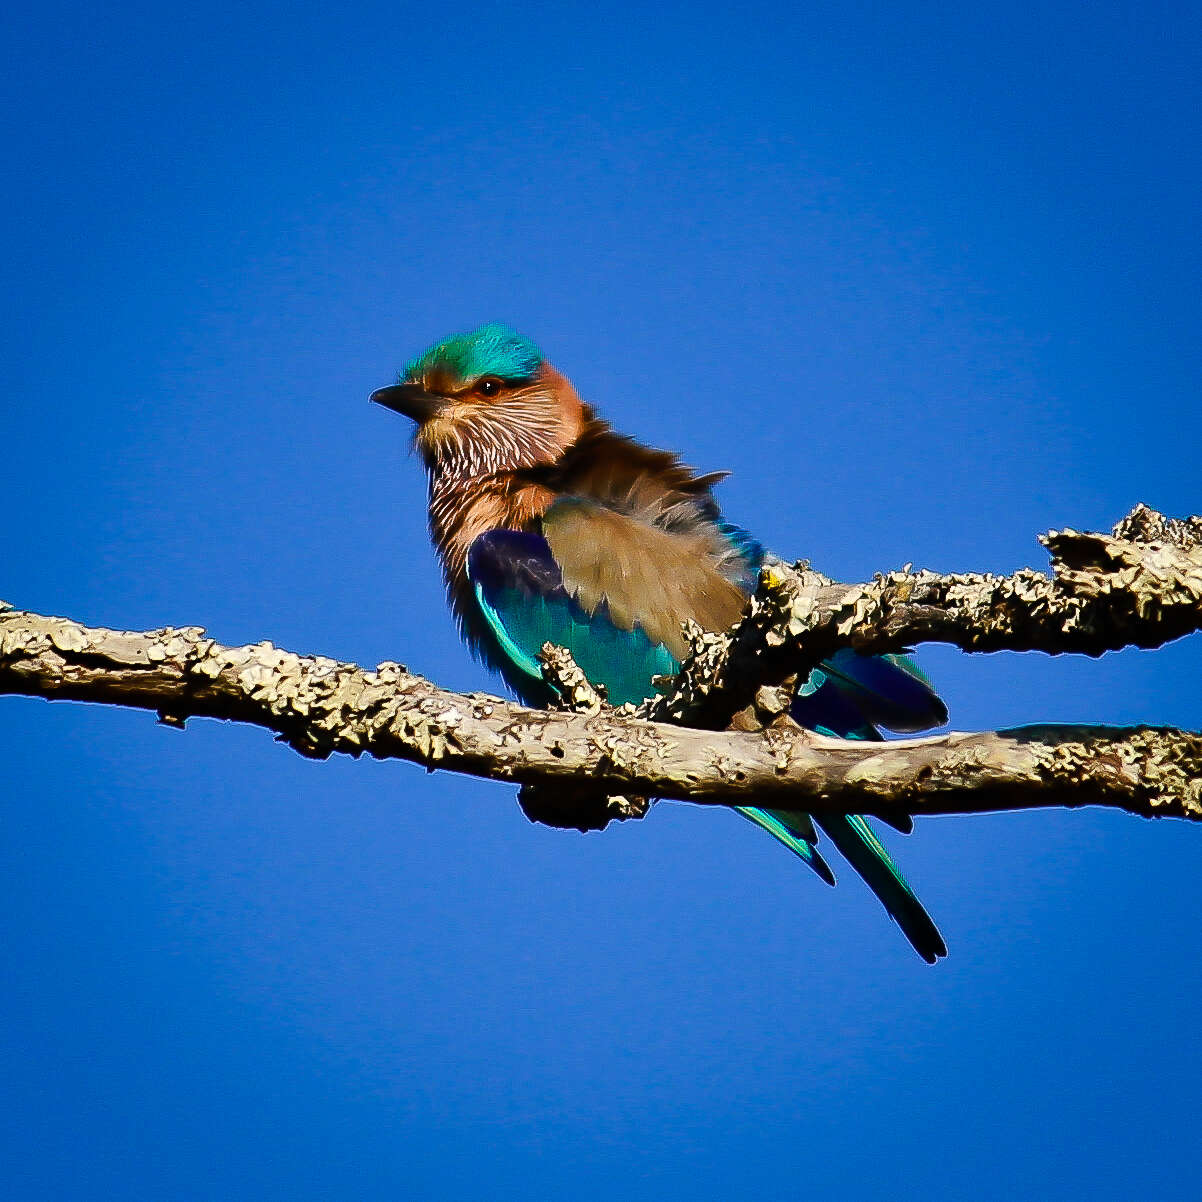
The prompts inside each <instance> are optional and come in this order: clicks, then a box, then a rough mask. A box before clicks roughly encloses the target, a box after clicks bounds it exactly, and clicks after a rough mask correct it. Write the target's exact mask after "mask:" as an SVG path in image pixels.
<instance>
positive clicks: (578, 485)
mask: <svg viewBox="0 0 1202 1202" xmlns="http://www.w3.org/2000/svg"><path fill="white" fill-rule="evenodd" d="M726 475H727V473H726V472H706V473H702V472H698V471H697V470H696V469H695V468H692V467H689V466H688V465H687V464H685V463H682V462H681V460H680V456H679V455H676V454H675V453H673V452H671V451H664V450H660V449H658V448H656V447H649V446H646V445H644V444H643V443H640V442H637V441H636V440H635V439H633V438H630V437H628V436H626V435H625V434H620V433H618V432H617V431H616V430H614V429H613V428H612V427H611V426H610V425H609V423H608V422H605V421H602V420H601V419H600V418H597V417H596V416H594V415H592V414H589V415H587V417H586V420H585V423H584V426H583V428H582V430H581V433H580V435H579V437H578V438H577V439H576V440H575V441H574V442H573V443H572V445H571V446H570V447H568V448H567V449H566V450H565V451H564V453H563V454H562V455H561V456H560V457H559V458H558V459H557V460H556V461H555V462H554V463H551V464H545V465H540V466H538V467H535V468H531V469H528V470H527V471H525V472H523V473H520V475H519V477H518V480H517V481H516V482H517V483H519V484H528V485H531V486H538V487H542V488H545V489H546V490H547V491H548V493H549V494H550V495H551V496H552V497H553V498H555V499H556V500H558V499H561V498H577V499H581V500H585V501H590V502H594V503H596V504H598V505H601V506H604V507H606V508H607V509H611V510H613V511H615V512H619V513H625V514H628V515H630V516H632V517H639V518H642V519H643V520H646V521H648V522H649V523H651V524H653V525H656V526H661V527H664V528H672V527H678V526H680V525H681V524H682V523H684V524H691V523H695V522H713V521H715V520H718V519H719V518H720V514H719V511H718V505H717V502H716V501H715V499H714V495H713V489H714V486H715V485H716V484H718V483H719V481H721V480H722V479H724V478H725V476H726Z"/></svg>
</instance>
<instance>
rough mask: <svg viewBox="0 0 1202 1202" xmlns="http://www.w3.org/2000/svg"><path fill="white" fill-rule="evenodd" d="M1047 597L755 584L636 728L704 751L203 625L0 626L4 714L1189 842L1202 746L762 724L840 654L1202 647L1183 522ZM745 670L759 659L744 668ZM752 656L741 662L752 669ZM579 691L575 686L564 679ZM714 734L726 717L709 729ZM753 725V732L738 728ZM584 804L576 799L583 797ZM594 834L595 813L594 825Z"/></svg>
mask: <svg viewBox="0 0 1202 1202" xmlns="http://www.w3.org/2000/svg"><path fill="white" fill-rule="evenodd" d="M1045 541H1046V542H1047V544H1048V545H1049V547H1050V548H1051V549H1052V551H1053V557H1054V567H1055V575H1054V577H1053V578H1052V579H1051V580H1049V579H1048V578H1046V577H1042V576H1039V575H1038V574H1037V573H1033V572H1029V571H1024V572H1019V573H1016V574H1015V575H1014V576H1010V577H1004V578H998V577H991V576H937V575H935V574H934V573H917V574H914V573H911V572H909V571H908V570H907V571H904V572H901V573H892V574H890V575H889V576H885V577H878V579H877V580H876V581H874V582H873V583H872V584H864V585H851V586H849V585H834V584H832V583H831V582H829V581H827V580H826V579H825V578H824V577H819V576H818V575H817V573H809V572H808V571H807V570H806V569H804V568H800V569H786V568H784V567H783V566H777V565H773V566H771V567H769V568H768V569H766V571H765V579H764V581H763V583H762V585H761V588H760V591H759V593H757V596H756V598H755V600H754V602H753V604H752V606H751V608H750V611H749V614H748V616H747V618H746V619H745V620H744V621H743V622H742V623H741V624H740V626H739V627H737V628H736V630H735V631H734V632H733V634H732V635H729V636H727V635H709V634H706V635H702V634H700V633H699V632H694V645H695V654H694V655H693V656H692V657H691V659H690V663H689V665H687V666H686V671H685V672H684V673H682V678H681V681H680V683H679V685H678V686H677V687H676V688H675V689H674V690H673V692H672V694H671V695H670V696H668V697H665V698H661V699H659V701H658V702H657V703H655V704H653V705H652V706H649V707H646V708H647V709H648V710H650V711H653V712H660V713H663V714H664V715H665V716H669V717H671V718H675V719H676V720H677V721H680V719H681V716H682V715H683V714H685V713H688V712H690V711H691V712H692V713H695V714H701V715H702V716H705V717H708V718H709V720H711V721H713V720H715V717H716V716H717V717H719V718H720V720H721V723H722V724H723V725H725V724H726V723H727V722H729V721H730V719H731V717H732V716H735V715H737V714H738V713H739V712H740V711H741V710H742V709H743V708H744V706H747V707H750V709H751V710H752V711H753V712H754V714H755V715H756V717H757V720H758V725H759V726H760V727H762V729H756V730H731V731H726V732H724V733H720V734H716V733H714V732H713V731H708V730H705V729H699V728H697V727H696V726H679V725H669V724H667V723H665V722H662V721H659V722H657V721H648V720H647V719H646V718H644V717H640V716H638V715H637V714H636V713H635V712H633V709H632V707H623V708H622V709H621V710H612V709H608V708H607V707H605V706H603V705H602V704H601V699H600V697H599V696H598V695H597V693H596V691H595V690H593V689H592V688H591V686H589V685H588V682H587V681H585V680H584V679H583V677H582V676H581V677H579V679H578V678H577V676H576V675H574V674H573V671H572V669H574V668H575V665H574V664H572V663H571V660H570V657H565V656H564V655H563V654H562V653H558V654H549V655H548V656H547V671H548V675H549V678H550V679H553V680H556V681H558V682H559V684H560V686H561V689H562V691H563V692H564V693H566V694H567V695H568V696H569V698H570V702H571V708H572V709H573V710H577V711H580V712H565V711H543V710H530V709H526V708H524V707H522V706H519V705H514V704H510V703H507V702H504V701H500V700H498V699H497V698H495V697H489V696H486V695H483V694H471V695H460V694H455V693H450V692H447V691H446V690H444V689H440V688H438V687H437V686H435V685H433V684H431V683H430V682H429V681H427V680H425V679H423V678H422V677H420V676H416V675H413V674H412V673H410V672H408V671H406V670H405V668H404V667H402V666H401V665H399V664H395V663H383V664H379V665H378V666H377V667H376V668H375V670H373V671H368V670H365V669H363V668H360V667H357V666H355V665H353V664H345V663H339V662H337V661H335V660H331V659H326V658H324V657H322V656H299V655H295V654H293V653H291V652H288V651H281V650H279V649H277V648H276V647H274V646H272V644H270V643H258V644H255V645H253V646H244V647H223V646H221V645H219V644H217V643H216V642H214V641H213V640H212V639H209V638H207V637H206V636H205V632H204V631H203V630H202V629H200V628H199V627H184V628H166V629H163V630H155V631H144V632H131V631H115V630H106V629H100V628H90V627H86V626H82V625H80V624H79V623H76V622H72V621H70V620H68V619H65V618H49V617H42V616H40V615H37V614H32V613H27V612H22V611H18V610H15V609H10V608H7V607H4V608H3V609H0V693H10V694H12V693H20V694H26V695H30V696H38V697H45V698H50V699H74V700H82V701H98V702H105V703H109V704H117V705H127V706H134V707H137V708H141V709H147V710H153V711H156V712H157V713H158V714H159V717H160V720H162V721H164V722H167V723H169V724H172V725H183V723H184V721H185V720H186V719H187V718H189V717H192V716H206V717H213V718H226V719H232V720H236V721H242V722H249V723H253V724H255V725H258V726H262V727H265V728H267V729H269V730H272V731H275V732H276V734H277V735H278V736H279V737H280V739H282V740H283V741H284V742H286V743H288V744H289V745H290V746H292V747H294V748H295V749H296V750H298V751H300V752H301V753H302V754H305V755H309V756H315V757H322V758H324V757H325V756H328V755H330V754H333V753H334V752H342V753H347V754H351V755H360V754H362V753H364V752H367V753H369V754H371V755H373V756H377V757H379V758H389V757H393V758H399V759H406V760H410V761H413V762H414V763H418V764H422V765H424V766H425V767H427V768H429V769H431V770H433V769H435V768H447V769H451V770H454V771H458V772H465V773H468V774H471V775H474V776H481V777H488V778H491V779H494V780H507V781H516V782H519V783H521V784H523V785H526V786H532V787H535V797H536V800H537V794H538V793H544V795H546V793H547V791H548V790H555V789H564V790H567V794H568V795H569V796H572V795H576V796H578V795H579V793H580V789H581V784H582V782H584V781H587V782H588V785H587V788H588V790H589V791H590V792H591V793H593V794H594V795H596V794H604V795H609V796H611V797H617V798H621V799H625V800H626V801H627V803H628V804H629V805H630V807H631V811H632V812H631V815H629V816H633V813H634V811H637V810H638V808H639V805H640V804H642V805H644V806H645V803H641V802H640V800H639V799H642V798H646V797H664V798H675V799H679V800H687V801H693V802H699V803H706V804H719V805H736V804H745V803H746V802H747V801H748V800H750V799H751V798H754V800H755V804H757V805H763V806H770V807H774V808H795V809H806V810H811V811H819V812H821V811H834V812H844V813H865V814H878V815H880V816H881V817H884V818H886V819H887V820H890V821H899V820H901V819H902V818H903V817H904V816H905V815H909V814H950V813H976V812H982V811H988V810H1008V809H1018V808H1025V807H1034V806H1078V805H1089V804H1093V805H1108V806H1114V807H1117V808H1119V809H1124V810H1127V811H1129V812H1131V813H1135V814H1142V815H1162V816H1175V817H1182V818H1192V819H1195V820H1202V735H1199V734H1192V733H1188V732H1183V731H1177V730H1170V729H1158V728H1153V727H1135V728H1126V729H1120V728H1107V727H1088V726H1040V727H1029V728H1024V729H1021V730H1013V731H1000V732H997V733H982V734H956V733H952V734H945V735H939V736H935V737H930V738H922V739H907V740H899V741H894V742H887V743H878V744H870V743H852V742H846V741H842V740H838V739H828V738H824V737H822V736H820V735H816V734H813V733H812V732H809V731H802V730H799V729H797V728H795V727H791V726H790V725H789V724H788V723H786V722H783V721H780V720H779V719H780V718H781V711H782V704H783V701H784V700H785V699H786V697H785V695H784V694H782V692H781V689H780V688H778V687H775V686H776V685H778V684H779V682H780V681H783V680H786V679H787V678H788V676H790V675H792V674H793V673H795V672H797V671H799V670H805V669H806V665H808V664H811V663H813V662H816V661H817V660H819V659H821V658H823V657H824V656H825V655H828V654H829V653H830V652H831V650H833V649H834V648H835V647H837V646H846V645H851V646H854V647H857V648H858V649H861V650H870V651H874V652H876V651H885V650H896V649H899V648H900V647H902V646H904V645H907V644H909V643H912V642H918V641H924V640H929V639H940V640H942V641H947V642H952V643H954V644H956V645H957V646H963V647H965V649H967V650H984V649H989V650H996V649H999V648H1002V647H1008V648H1010V649H1015V650H1017V649H1030V648H1038V649H1040V650H1045V651H1049V652H1053V653H1056V652H1059V651H1069V650H1075V651H1084V652H1086V653H1088V654H1099V653H1100V652H1101V651H1103V650H1106V649H1108V648H1110V647H1118V646H1128V645H1136V646H1155V645H1158V644H1159V643H1162V642H1165V641H1167V640H1168V639H1170V638H1175V637H1177V636H1178V635H1181V634H1184V633H1187V632H1188V631H1190V630H1196V629H1198V628H1199V626H1200V625H1202V553H1200V550H1199V548H1200V545H1202V521H1199V519H1197V518H1192V519H1190V520H1189V522H1181V523H1170V522H1168V521H1166V519H1163V518H1161V517H1160V515H1157V514H1153V513H1152V512H1151V511H1145V510H1137V511H1136V512H1135V513H1134V514H1132V515H1131V517H1129V518H1128V519H1126V520H1125V521H1124V522H1123V523H1121V524H1120V526H1119V527H1118V528H1117V529H1116V531H1115V533H1114V535H1112V536H1107V535H1084V534H1076V533H1074V532H1067V531H1066V532H1062V533H1061V534H1058V535H1050V536H1048V538H1047V539H1046V540H1045ZM757 648H758V650H755V649H757ZM752 651H754V654H752V653H751V652H752ZM575 671H576V673H579V669H575ZM722 714H725V715H726V716H725V717H721V715H722ZM747 724H749V725H753V726H754V725H757V723H755V722H749V723H747ZM594 801H595V796H594ZM605 805H606V807H607V808H608V809H609V811H610V812H609V816H611V817H612V816H622V815H615V814H614V813H613V812H612V807H611V806H610V803H608V802H606V803H605Z"/></svg>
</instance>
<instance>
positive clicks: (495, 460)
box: [371, 322, 947, 964]
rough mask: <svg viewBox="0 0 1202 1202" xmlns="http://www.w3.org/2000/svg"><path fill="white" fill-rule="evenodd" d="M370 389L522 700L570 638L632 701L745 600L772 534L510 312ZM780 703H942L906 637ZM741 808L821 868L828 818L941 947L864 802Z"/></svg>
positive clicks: (470, 612) (883, 710) (482, 629)
mask: <svg viewBox="0 0 1202 1202" xmlns="http://www.w3.org/2000/svg"><path fill="white" fill-rule="evenodd" d="M371 400H372V401H373V402H375V403H376V404H379V405H382V406H384V407H386V408H387V409H390V410H393V411H394V412H396V413H399V414H402V415H404V416H406V417H408V418H410V419H411V420H412V421H413V422H414V424H415V429H414V443H415V446H416V449H417V451H418V452H419V453H420V455H421V458H422V460H423V461H424V464H425V467H426V471H427V476H428V496H429V507H428V521H429V531H430V537H431V540H432V542H433V544H434V548H435V551H436V552H437V555H438V558H439V560H440V562H441V566H442V572H443V576H444V578H445V582H446V588H447V596H448V600H449V604H450V608H451V611H452V613H453V615H454V617H455V619H456V622H457V625H458V627H459V630H460V632H461V634H462V635H463V637H464V639H465V641H466V642H467V644H468V646H469V648H470V649H471V650H472V652H473V653H474V654H475V655H476V656H477V657H478V658H479V659H480V660H481V661H483V663H484V664H486V665H487V666H488V667H489V668H491V669H492V670H494V671H495V672H496V673H498V674H499V675H500V676H501V677H502V678H503V680H504V681H505V682H506V683H507V684H508V686H509V687H510V688H511V689H512V691H513V692H514V694H516V696H517V697H518V698H519V699H520V700H521V701H522V702H523V703H525V704H527V705H530V706H536V707H541V706H547V705H550V704H551V703H552V702H553V701H554V697H553V695H552V692H551V689H550V687H549V686H548V685H547V684H546V683H545V681H544V679H543V676H542V672H541V667H540V663H539V660H538V655H539V652H540V650H541V649H542V647H543V645H544V644H545V643H548V642H550V643H553V644H556V645H558V646H562V647H566V648H567V650H568V651H570V652H571V654H572V657H573V658H574V659H575V661H576V663H577V664H578V665H579V667H580V668H581V669H582V670H583V672H584V673H585V675H586V676H587V677H588V679H589V680H590V681H591V682H592V683H593V684H594V685H599V686H601V687H602V688H603V689H604V693H605V696H606V697H607V699H608V700H609V702H610V703H612V704H614V705H621V704H623V703H625V702H634V703H637V702H640V701H643V700H644V699H646V698H648V697H651V696H652V695H653V694H654V693H655V691H656V690H655V682H656V678H657V677H664V676H672V675H675V673H676V672H677V671H678V670H679V668H680V665H681V662H682V660H683V659H684V657H685V655H686V653H687V650H688V644H687V640H686V635H685V633H684V624H685V623H686V620H688V619H691V620H692V621H693V622H696V623H697V624H698V625H699V626H700V627H701V628H702V629H703V630H706V631H715V632H717V631H724V630H726V629H728V628H729V627H731V626H732V625H734V624H735V623H736V622H737V621H738V620H739V618H740V616H741V615H742V613H743V610H744V608H745V606H746V604H747V601H748V599H749V597H750V595H751V594H752V592H753V591H754V590H755V587H756V584H757V581H758V579H759V574H760V570H761V567H762V566H763V564H764V562H765V560H766V558H767V551H766V550H765V548H764V547H763V546H762V545H761V544H760V543H759V542H758V541H757V540H756V539H755V538H754V537H753V536H752V535H751V534H749V533H748V532H746V531H745V530H743V529H741V528H740V527H738V526H736V525H734V524H733V523H731V522H729V521H727V519H726V518H725V516H724V515H723V513H722V511H721V509H720V508H719V506H718V502H717V500H716V498H715V494H714V490H715V487H716V485H717V484H718V483H719V481H721V480H722V479H723V478H724V477H725V475H726V474H727V473H725V472H711V473H706V474H702V473H699V472H698V471H696V470H694V469H693V468H691V467H688V466H686V465H685V464H684V463H683V462H682V461H681V458H680V456H679V455H678V454H676V453H673V452H670V451H664V450H658V449H655V448H652V447H648V446H645V445H644V444H642V443H640V442H638V441H636V440H635V439H633V438H630V437H628V436H626V435H624V434H621V433H619V432H617V431H616V430H615V429H614V428H613V427H612V426H611V425H610V424H609V423H608V422H606V421H605V420H604V419H603V418H601V417H600V416H599V415H598V414H597V412H596V411H595V410H594V409H593V408H592V406H590V405H588V404H586V403H585V402H584V401H583V400H581V398H580V396H579V394H578V393H577V391H576V389H575V388H574V387H573V386H572V384H571V382H570V381H569V380H568V378H567V377H566V376H565V375H563V374H562V373H561V372H560V371H559V370H558V369H557V368H556V367H554V366H553V365H552V364H551V363H550V362H549V361H548V360H547V358H546V357H545V356H544V355H543V353H542V351H541V350H540V349H539V347H538V346H537V345H536V344H535V343H534V342H532V341H530V340H529V339H528V338H526V337H524V336H523V335H521V334H519V333H518V332H517V331H516V330H514V329H512V328H511V327H509V326H507V325H505V324H503V323H500V322H490V323H488V324H485V325H482V326H480V327H479V328H477V329H474V330H471V331H468V332H466V333H461V334H455V335H452V336H451V337H448V338H444V339H442V340H441V341H439V342H436V343H434V344H433V345H432V346H430V347H429V348H428V349H427V350H426V351H424V352H423V353H422V354H420V355H419V356H417V357H416V358H415V359H413V360H412V361H411V362H409V363H408V364H407V365H406V366H405V368H404V369H403V371H402V372H401V373H400V374H399V377H398V380H397V382H396V383H395V384H391V385H388V386H386V387H384V388H380V389H377V390H376V391H375V392H373V393H372V394H371ZM790 714H791V716H792V718H793V719H794V720H795V721H796V722H798V723H799V724H800V725H801V726H803V727H806V728H808V729H811V730H815V731H818V732H821V733H823V734H826V735H829V736H833V737H836V738H846V739H880V738H882V736H881V734H880V728H881V727H884V728H885V729H889V730H893V731H898V732H913V731H918V730H926V729H929V728H930V727H933V726H938V725H941V724H942V723H943V722H945V721H946V720H947V710H946V708H945V707H944V704H943V702H942V701H941V700H940V698H939V697H938V695H937V694H936V692H935V690H934V688H933V687H932V685H931V683H930V681H929V680H928V679H927V677H926V676H925V675H924V674H923V673H922V671H921V670H920V669H919V668H918V667H917V666H916V665H915V664H914V662H913V660H912V659H910V658H909V657H908V656H903V655H884V656H863V655H860V654H858V653H857V652H854V651H851V650H841V651H839V652H837V653H836V654H835V655H833V656H832V657H831V658H830V659H829V660H826V661H824V662H823V663H822V664H821V665H820V666H819V667H818V668H816V669H814V670H813V672H812V673H811V674H810V676H809V678H808V679H807V680H806V681H805V682H804V683H803V684H802V686H801V687H800V688H799V689H798V690H797V691H796V694H795V696H794V698H793V701H792V705H791V709H790ZM749 800H754V799H749ZM735 808H736V809H737V810H738V812H739V813H740V814H742V815H743V816H744V817H745V818H747V819H749V820H750V821H752V822H754V823H755V824H756V825H757V826H760V827H761V828H763V829H764V830H766V831H767V832H768V833H769V834H771V835H772V836H773V837H774V838H776V839H777V840H778V841H779V842H780V843H782V844H784V845H785V846H786V847H787V848H789V849H790V850H791V851H792V852H793V853H794V854H795V855H797V856H799V857H800V858H801V859H802V860H803V861H804V862H805V863H806V864H808V865H809V866H810V868H812V869H813V870H814V872H815V873H816V874H817V875H818V876H819V877H820V878H821V879H823V880H824V881H826V882H827V883H828V884H830V885H833V884H834V883H835V876H834V873H833V872H832V871H831V869H830V866H829V865H828V863H827V862H826V859H825V858H824V857H823V856H822V854H821V853H820V851H819V850H818V846H817V844H818V839H819V836H818V830H817V829H816V828H820V829H821V830H822V832H823V833H824V834H825V835H826V836H827V837H828V838H829V840H830V842H831V843H832V844H833V845H834V847H835V848H836V849H837V850H838V851H839V853H840V854H841V855H842V856H843V857H844V859H846V860H847V861H848V863H849V864H850V865H851V866H852V868H853V869H855V871H856V872H857V873H858V874H859V875H860V876H861V877H862V878H863V880H864V881H865V883H866V884H867V885H868V887H869V889H870V890H871V891H872V892H873V893H874V894H875V895H876V896H877V898H878V899H879V900H880V901H881V903H882V904H883V905H884V907H885V910H886V912H887V913H888V914H889V915H890V917H891V918H892V919H893V920H894V921H895V922H896V923H897V925H898V926H899V927H900V928H901V930H902V933H903V934H904V935H905V936H906V938H907V939H908V940H909V942H910V943H911V945H912V946H913V947H914V949H915V951H917V952H918V954H919V955H920V956H921V957H922V958H923V959H924V960H926V961H927V962H928V963H931V964H933V963H935V962H936V960H938V959H939V958H940V957H942V956H945V955H946V954H947V946H946V944H945V943H944V940H943V937H942V935H941V934H940V933H939V930H938V928H937V927H936V926H935V924H934V922H933V921H932V920H931V918H930V916H929V915H928V913H927V911H926V910H925V908H924V907H923V905H922V903H921V902H920V901H919V900H918V897H917V896H916V894H915V893H914V891H913V889H912V888H911V887H910V885H909V883H908V882H907V881H906V879H905V877H904V876H903V875H902V873H901V870H900V869H899V868H898V866H897V864H896V863H895V862H894V860H893V858H892V856H891V855H890V854H889V852H888V851H887V850H886V848H885V846H884V844H883V843H882V842H881V840H880V839H879V838H878V836H877V834H876V832H875V831H874V830H873V828H872V826H871V825H870V824H869V822H868V820H867V819H866V818H864V817H862V816H859V815H835V814H818V815H814V816H812V817H811V816H810V815H808V814H805V813H802V812H795V811H785V810H776V809H764V808H760V807H757V806H754V805H745V806H738V807H735ZM899 825H901V826H902V827H903V829H908V824H899Z"/></svg>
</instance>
